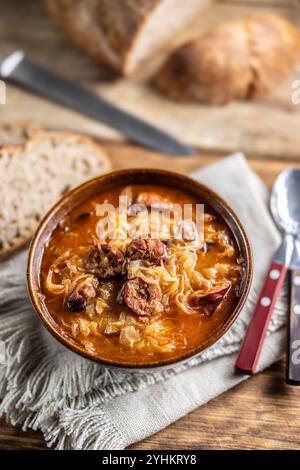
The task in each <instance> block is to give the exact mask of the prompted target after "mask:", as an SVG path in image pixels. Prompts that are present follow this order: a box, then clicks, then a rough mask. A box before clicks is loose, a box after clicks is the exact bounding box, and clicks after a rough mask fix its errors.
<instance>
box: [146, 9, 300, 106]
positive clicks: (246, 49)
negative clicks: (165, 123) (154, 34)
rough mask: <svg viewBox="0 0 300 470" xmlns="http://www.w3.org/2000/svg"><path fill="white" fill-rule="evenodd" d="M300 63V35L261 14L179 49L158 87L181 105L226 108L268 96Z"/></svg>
mask: <svg viewBox="0 0 300 470" xmlns="http://www.w3.org/2000/svg"><path fill="white" fill-rule="evenodd" d="M299 58H300V34H299V32H298V31H297V30H296V28H294V26H292V25H291V24H290V23H288V22H287V21H286V20H285V19H283V18H281V17H280V16H278V15H275V14H269V13H265V14H261V15H257V16H251V17H247V18H245V19H243V20H240V21H234V22H228V23H226V24H223V25H221V26H219V27H217V28H216V29H214V30H212V31H209V32H207V33H204V34H203V35H202V36H201V37H198V38H196V39H194V40H191V41H189V42H188V43H186V44H184V45H182V46H181V47H179V48H178V49H177V50H175V51H174V52H173V53H172V55H171V56H170V57H169V59H168V60H167V62H166V63H165V64H164V65H163V66H162V68H161V69H160V70H159V72H158V73H157V75H156V77H155V79H154V84H155V86H156V87H157V88H158V89H159V90H160V91H161V92H163V93H165V94H166V95H168V96H170V97H171V98H174V99H175V100H179V101H186V102H192V103H195V102H200V103H211V104H224V103H228V102H229V101H231V100H233V99H239V100H247V99H255V98H260V97H262V96H264V95H265V94H267V93H268V92H269V91H270V90H271V89H272V88H273V87H274V85H276V84H278V83H279V82H280V81H281V80H282V79H283V78H285V77H286V76H287V74H289V73H290V72H291V70H292V68H293V66H294V65H295V63H296V62H297V60H298V59H299Z"/></svg>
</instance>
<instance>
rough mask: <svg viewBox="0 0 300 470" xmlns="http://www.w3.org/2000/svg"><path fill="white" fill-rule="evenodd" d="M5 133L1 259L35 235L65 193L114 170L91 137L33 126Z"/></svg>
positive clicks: (0, 165) (0, 174)
mask: <svg viewBox="0 0 300 470" xmlns="http://www.w3.org/2000/svg"><path fill="white" fill-rule="evenodd" d="M3 129H4V127H2V133H3V135H4V131H3ZM9 129H10V132H11V139H12V140H11V142H8V141H9V135H8V132H9ZM30 130H31V132H33V133H31V135H30V137H26V133H27V132H28V131H30ZM35 130H36V131H35ZM5 132H6V133H5V139H6V144H5V145H3V146H2V148H0V200H1V206H0V257H4V256H6V255H9V254H10V253H11V252H13V251H14V250H16V249H17V248H19V247H20V246H21V245H23V244H24V243H25V242H26V241H27V240H28V239H30V238H31V236H32V234H33V232H34V230H35V228H36V226H37V224H38V222H39V220H40V219H41V218H42V217H43V216H44V215H45V213H46V212H47V211H48V210H49V209H50V207H51V206H52V205H53V204H54V203H55V202H56V201H57V200H58V199H59V198H60V197H61V195H62V194H64V193H65V192H66V191H68V190H69V189H71V188H73V187H75V186H77V185H79V184H80V183H83V182H84V181H86V180H88V179H90V178H93V177H95V176H99V175H101V174H102V173H104V172H106V171H108V170H109V169H110V162H109V160H108V158H107V156H106V155H105V153H104V151H103V150H102V148H101V147H100V146H98V145H96V144H95V143H94V142H93V141H92V140H91V139H88V138H86V137H83V136H80V135H77V134H70V133H60V132H57V133H49V132H43V131H41V130H40V131H37V128H36V127H33V126H29V127H26V128H24V129H23V132H22V129H21V127H20V126H17V127H16V128H14V127H13V126H6V127H5ZM0 135H1V128H0ZM16 138H18V139H19V141H18V142H19V144H17V143H16V140H14V139H16Z"/></svg>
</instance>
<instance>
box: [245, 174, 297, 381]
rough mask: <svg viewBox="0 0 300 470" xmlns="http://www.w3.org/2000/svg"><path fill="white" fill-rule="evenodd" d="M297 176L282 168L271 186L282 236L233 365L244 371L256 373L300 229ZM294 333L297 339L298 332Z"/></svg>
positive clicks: (274, 213) (276, 219)
mask: <svg viewBox="0 0 300 470" xmlns="http://www.w3.org/2000/svg"><path fill="white" fill-rule="evenodd" d="M298 178H300V170H287V171H284V172H283V173H281V174H280V175H279V176H278V178H277V180H276V181H275V184H274V186H273V189H272V194H271V204H270V205H271V212H272V215H273V218H274V220H275V222H276V223H277V225H278V226H279V227H280V228H281V230H282V231H283V233H284V238H283V242H282V244H281V246H280V247H279V249H278V251H277V253H276V254H275V256H274V258H273V261H272V263H271V265H270V267H269V270H268V273H267V276H266V279H265V282H264V285H263V288H262V290H261V293H260V296H259V299H258V302H257V304H256V307H255V310H254V313H253V316H252V318H251V321H250V324H249V327H248V329H247V333H246V336H245V338H244V341H243V343H242V346H241V349H240V352H239V355H238V358H237V361H236V368H237V369H239V370H242V371H244V372H246V373H248V374H254V373H255V372H256V369H257V364H258V361H259V357H260V353H261V350H262V346H263V342H264V339H265V336H266V334H267V329H268V324H269V321H270V319H271V316H272V312H273V310H274V307H275V303H276V300H277V298H278V295H279V292H280V289H281V287H282V284H283V281H284V279H285V276H286V273H287V270H288V267H289V265H290V263H291V258H292V255H293V250H294V240H295V237H296V236H297V235H298V233H299V232H300V207H299V203H300V179H298ZM299 289H300V287H299ZM299 300H300V298H299ZM297 308H298V307H297ZM299 320H300V319H299ZM299 326H300V321H299ZM297 335H298V337H299V340H300V331H298V333H297ZM299 357H300V356H299ZM299 377H300V376H299Z"/></svg>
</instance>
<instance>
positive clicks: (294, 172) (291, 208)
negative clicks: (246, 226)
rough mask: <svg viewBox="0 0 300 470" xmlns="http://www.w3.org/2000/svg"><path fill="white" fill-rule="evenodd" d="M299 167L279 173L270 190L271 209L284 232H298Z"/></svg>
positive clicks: (299, 213) (299, 228) (299, 219)
mask: <svg viewBox="0 0 300 470" xmlns="http://www.w3.org/2000/svg"><path fill="white" fill-rule="evenodd" d="M299 202H300V169H296V168H295V169H291V170H287V171H284V172H282V173H280V175H279V176H278V178H277V180H276V182H275V184H274V186H273V190H272V196H271V211H272V215H273V217H274V220H275V222H276V223H277V225H278V226H279V227H280V229H281V230H283V231H284V232H286V233H289V234H291V235H294V236H297V235H298V234H299V233H300V211H299Z"/></svg>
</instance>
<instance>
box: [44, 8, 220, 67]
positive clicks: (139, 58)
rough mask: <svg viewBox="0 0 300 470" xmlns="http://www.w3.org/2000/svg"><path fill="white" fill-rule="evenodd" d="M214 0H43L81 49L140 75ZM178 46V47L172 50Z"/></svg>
mask: <svg viewBox="0 0 300 470" xmlns="http://www.w3.org/2000/svg"><path fill="white" fill-rule="evenodd" d="M211 1H212V0H113V1H112V0H44V3H45V5H46V8H47V10H48V12H49V13H50V15H51V16H52V18H53V19H54V21H55V22H56V24H57V25H58V26H59V27H60V28H61V29H62V31H63V32H64V33H65V34H66V35H67V36H68V37H69V38H70V39H71V40H72V41H73V42H74V43H75V44H77V45H78V46H80V47H81V48H82V49H84V50H85V51H86V52H87V53H88V54H90V55H91V56H93V57H94V58H95V59H97V60H99V61H100V62H103V63H105V64H106V65H108V66H110V67H112V68H114V69H115V70H117V71H118V72H121V73H122V74H124V75H136V76H142V75H147V74H149V73H150V71H151V69H152V68H153V67H154V68H155V66H156V61H157V59H158V55H159V53H161V52H162V51H163V50H164V49H166V48H167V47H168V45H169V44H170V42H171V43H173V42H174V38H176V35H177V32H178V31H180V30H181V29H183V28H184V27H185V25H187V24H188V23H189V21H191V19H192V18H193V17H194V15H195V14H197V13H199V12H201V11H202V10H203V9H204V7H205V6H206V5H207V4H208V3H210V2H211ZM173 48H174V46H173Z"/></svg>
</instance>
